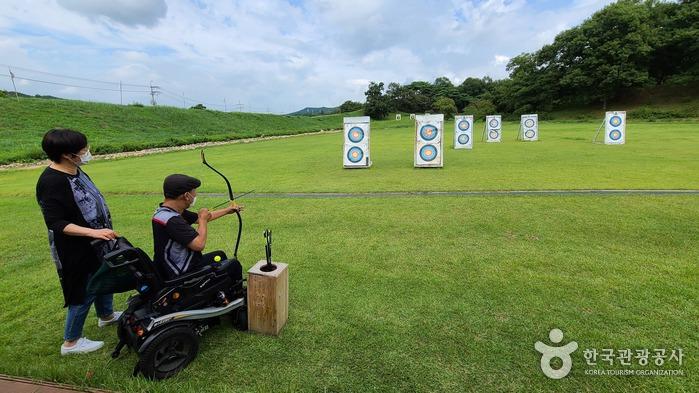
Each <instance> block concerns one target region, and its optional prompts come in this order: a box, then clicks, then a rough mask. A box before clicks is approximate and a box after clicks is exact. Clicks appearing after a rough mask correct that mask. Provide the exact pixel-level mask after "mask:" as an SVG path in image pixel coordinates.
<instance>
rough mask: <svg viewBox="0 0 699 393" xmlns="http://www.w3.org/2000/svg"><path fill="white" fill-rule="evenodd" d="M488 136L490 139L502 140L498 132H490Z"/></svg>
mask: <svg viewBox="0 0 699 393" xmlns="http://www.w3.org/2000/svg"><path fill="white" fill-rule="evenodd" d="M488 136H490V139H498V138H500V133H499V132H497V131H496V130H490V132H489V133H488Z"/></svg>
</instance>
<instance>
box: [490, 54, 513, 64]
mask: <svg viewBox="0 0 699 393" xmlns="http://www.w3.org/2000/svg"><path fill="white" fill-rule="evenodd" d="M508 61H510V58H509V56H503V55H495V59H494V61H493V62H494V63H495V65H503V64H507V62H508Z"/></svg>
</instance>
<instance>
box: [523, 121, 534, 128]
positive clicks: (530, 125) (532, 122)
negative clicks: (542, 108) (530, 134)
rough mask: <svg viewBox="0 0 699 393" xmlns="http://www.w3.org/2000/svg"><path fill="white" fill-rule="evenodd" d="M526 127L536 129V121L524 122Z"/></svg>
mask: <svg viewBox="0 0 699 393" xmlns="http://www.w3.org/2000/svg"><path fill="white" fill-rule="evenodd" d="M524 126H525V127H530V128H531V127H534V119H527V120H525V121H524Z"/></svg>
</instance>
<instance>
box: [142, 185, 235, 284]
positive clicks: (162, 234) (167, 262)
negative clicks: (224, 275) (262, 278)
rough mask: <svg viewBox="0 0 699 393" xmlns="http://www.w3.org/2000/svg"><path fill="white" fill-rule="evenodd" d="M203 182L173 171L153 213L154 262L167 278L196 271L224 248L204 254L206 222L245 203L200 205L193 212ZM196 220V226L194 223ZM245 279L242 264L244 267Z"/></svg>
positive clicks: (223, 255) (208, 263)
mask: <svg viewBox="0 0 699 393" xmlns="http://www.w3.org/2000/svg"><path fill="white" fill-rule="evenodd" d="M200 185H201V182H200V181H199V180H198V179H195V178H193V177H190V176H187V175H180V174H174V175H170V176H168V177H166V178H165V181H164V182H163V194H164V195H165V201H163V203H161V204H160V207H159V208H158V209H157V210H156V211H155V214H153V220H152V221H153V246H154V250H155V255H154V257H153V261H154V263H155V264H156V265H157V266H158V268H159V269H160V270H161V271H163V272H165V273H166V274H167V279H168V280H170V279H173V278H176V277H177V276H180V275H182V274H185V273H187V272H188V271H195V270H197V269H198V268H200V267H202V266H204V265H210V264H211V263H213V262H214V257H216V256H221V258H222V259H225V254H223V253H222V252H220V251H219V252H212V253H208V254H204V255H202V253H201V252H202V251H203V250H204V247H205V246H206V236H207V224H208V223H209V221H213V220H215V219H217V218H219V217H223V216H225V215H226V214H231V213H234V212H236V211H238V212H240V211H241V210H242V206H238V205H236V204H235V202H233V203H232V204H231V206H229V207H226V208H223V209H219V210H215V211H213V212H209V210H208V209H206V208H202V209H199V213H198V214H196V213H193V212H191V211H189V210H187V209H188V208H190V207H192V206H194V203H195V202H196V200H197V190H196V189H197V188H198V187H199V186H200ZM194 223H197V224H198V225H197V229H196V230H195V229H194V228H193V227H192V226H191V225H192V224H194ZM240 275H241V279H242V268H241V273H240Z"/></svg>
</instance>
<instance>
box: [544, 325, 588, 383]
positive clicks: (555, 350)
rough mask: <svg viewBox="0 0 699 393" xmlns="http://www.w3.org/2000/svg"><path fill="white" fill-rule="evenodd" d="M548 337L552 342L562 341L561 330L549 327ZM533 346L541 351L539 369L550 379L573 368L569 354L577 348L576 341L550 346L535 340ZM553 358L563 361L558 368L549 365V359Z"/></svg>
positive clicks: (564, 374)
mask: <svg viewBox="0 0 699 393" xmlns="http://www.w3.org/2000/svg"><path fill="white" fill-rule="evenodd" d="M549 339H550V340H551V342H552V343H554V344H558V343H560V342H561V341H563V332H562V331H561V329H551V331H550V332H549ZM534 348H535V349H536V350H537V351H539V352H541V371H543V372H544V375H546V376H547V377H549V378H551V379H561V378H563V377H565V376H566V375H568V373H570V370H571V369H572V368H573V359H572V358H571V357H570V354H571V353H573V352H575V350H576V349H578V343H577V342H575V341H571V342H569V343H568V344H566V345H562V346H551V345H547V344H544V343H542V342H541V341H537V342H536V343H535V344H534ZM555 358H559V359H561V362H562V363H563V365H562V366H561V368H559V369H554V368H553V367H552V366H551V361H552V360H554V359H555Z"/></svg>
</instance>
